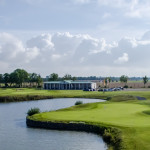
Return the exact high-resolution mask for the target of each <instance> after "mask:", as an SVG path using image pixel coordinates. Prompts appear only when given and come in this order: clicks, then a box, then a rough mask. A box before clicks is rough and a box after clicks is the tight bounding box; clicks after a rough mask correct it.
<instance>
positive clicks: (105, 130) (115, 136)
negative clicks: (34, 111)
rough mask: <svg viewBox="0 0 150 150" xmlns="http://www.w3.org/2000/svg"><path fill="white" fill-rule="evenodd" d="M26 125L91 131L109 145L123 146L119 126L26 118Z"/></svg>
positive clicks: (51, 128) (118, 148) (116, 148)
mask: <svg viewBox="0 0 150 150" xmlns="http://www.w3.org/2000/svg"><path fill="white" fill-rule="evenodd" d="M26 125H27V126H28V127H32V128H43V129H50V130H64V131H81V132H88V133H89V132H90V133H94V134H97V135H100V136H101V137H102V139H103V141H104V142H105V143H106V144H107V147H108V148H109V147H113V148H114V149H115V150H120V148H121V142H122V138H121V131H120V130H119V129H118V128H115V127H111V126H105V125H100V124H94V123H93V124H92V123H85V122H68V123H67V122H51V121H45V122H43V121H34V120H31V119H29V118H28V117H27V118H26Z"/></svg>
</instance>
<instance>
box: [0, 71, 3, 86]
mask: <svg viewBox="0 0 150 150" xmlns="http://www.w3.org/2000/svg"><path fill="white" fill-rule="evenodd" d="M1 83H3V75H2V74H0V87H1Z"/></svg>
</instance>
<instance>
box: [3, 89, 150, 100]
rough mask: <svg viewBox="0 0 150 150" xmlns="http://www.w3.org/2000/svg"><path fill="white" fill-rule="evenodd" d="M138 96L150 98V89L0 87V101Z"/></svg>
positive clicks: (118, 98)
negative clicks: (93, 89) (101, 90)
mask: <svg viewBox="0 0 150 150" xmlns="http://www.w3.org/2000/svg"><path fill="white" fill-rule="evenodd" d="M137 96H140V97H144V98H146V99H150V91H126V90H124V91H114V92H105V93H103V92H97V91H82V90H38V89H33V88H32V89H30V88H20V89H15V88H7V89H4V88H0V102H12V101H25V100H36V99H37V100H38V99H48V98H97V99H106V100H110V101H127V100H135V99H137Z"/></svg>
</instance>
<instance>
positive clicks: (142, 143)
mask: <svg viewBox="0 0 150 150" xmlns="http://www.w3.org/2000/svg"><path fill="white" fill-rule="evenodd" d="M124 98H126V97H124ZM124 98H123V97H122V98H120V99H121V101H119V100H118V99H117V100H116V101H117V102H113V101H115V100H114V98H113V97H112V100H113V101H111V100H110V101H109V102H108V101H107V102H103V103H91V104H82V105H77V106H73V107H70V108H66V109H61V110H57V111H52V112H44V113H40V114H35V115H33V116H29V117H27V120H30V121H35V122H42V123H43V122H50V123H55V125H56V126H57V123H58V124H60V123H64V124H72V123H74V124H75V123H76V124H83V125H84V124H86V125H91V126H96V127H98V126H99V127H100V129H101V130H102V132H101V135H102V136H103V137H104V140H105V139H106V141H107V140H108V141H107V142H108V143H109V142H110V144H112V145H113V147H115V149H117V147H118V149H125V150H133V149H134V150H137V149H138V150H149V149H150V138H149V135H150V116H149V113H147V112H149V110H150V108H149V105H150V101H149V100H144V101H139V100H128V101H122V100H123V99H124ZM62 128H63V126H62ZM90 128H91V127H90ZM118 142H119V143H118ZM110 149H111V148H110Z"/></svg>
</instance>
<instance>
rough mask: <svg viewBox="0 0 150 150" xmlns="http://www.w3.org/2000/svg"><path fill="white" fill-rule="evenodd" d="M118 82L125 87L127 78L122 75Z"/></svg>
mask: <svg viewBox="0 0 150 150" xmlns="http://www.w3.org/2000/svg"><path fill="white" fill-rule="evenodd" d="M120 82H124V83H125V85H126V84H127V82H128V76H125V75H122V76H121V77H120Z"/></svg>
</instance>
